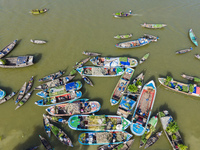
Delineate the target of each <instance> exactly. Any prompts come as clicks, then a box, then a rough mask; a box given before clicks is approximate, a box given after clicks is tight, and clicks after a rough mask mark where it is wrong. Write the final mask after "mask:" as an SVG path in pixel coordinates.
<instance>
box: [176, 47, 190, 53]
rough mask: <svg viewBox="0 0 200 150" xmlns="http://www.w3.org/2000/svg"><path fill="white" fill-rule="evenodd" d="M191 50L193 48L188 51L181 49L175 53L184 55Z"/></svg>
mask: <svg viewBox="0 0 200 150" xmlns="http://www.w3.org/2000/svg"><path fill="white" fill-rule="evenodd" d="M192 50H193V48H192V47H190V48H188V49H182V50H179V51H176V54H184V53H187V52H190V51H192Z"/></svg>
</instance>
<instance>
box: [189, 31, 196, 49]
mask: <svg viewBox="0 0 200 150" xmlns="http://www.w3.org/2000/svg"><path fill="white" fill-rule="evenodd" d="M189 37H190V40H191V41H192V42H193V43H194V45H195V46H198V42H197V38H196V36H195V34H194V32H193V30H192V29H190V30H189Z"/></svg>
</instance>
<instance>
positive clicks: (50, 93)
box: [36, 81, 82, 98]
mask: <svg viewBox="0 0 200 150" xmlns="http://www.w3.org/2000/svg"><path fill="white" fill-rule="evenodd" d="M81 87H82V83H81V82H80V81H74V82H70V83H67V84H65V85H61V86H56V87H53V88H48V89H45V90H43V91H40V92H38V93H36V95H37V96H40V97H42V98H48V97H55V96H57V95H64V94H67V93H68V92H69V91H76V90H79V89H81Z"/></svg>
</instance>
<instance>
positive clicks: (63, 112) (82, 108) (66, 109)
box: [46, 99, 101, 116]
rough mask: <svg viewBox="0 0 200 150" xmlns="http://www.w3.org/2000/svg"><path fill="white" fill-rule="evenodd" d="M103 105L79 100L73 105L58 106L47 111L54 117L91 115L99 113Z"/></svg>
mask: <svg viewBox="0 0 200 150" xmlns="http://www.w3.org/2000/svg"><path fill="white" fill-rule="evenodd" d="M100 108H101V105H100V103H99V102H97V101H88V99H78V100H75V101H73V102H72V103H66V104H58V105H54V106H51V107H48V108H47V109H46V111H47V112H48V113H49V114H50V115H52V116H72V115H75V114H90V113H95V112H97V111H99V110H100Z"/></svg>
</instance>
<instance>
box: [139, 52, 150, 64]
mask: <svg viewBox="0 0 200 150" xmlns="http://www.w3.org/2000/svg"><path fill="white" fill-rule="evenodd" d="M148 57H149V53H147V54H145V55H144V56H143V57H142V58H141V59H140V61H139V64H142V63H143V62H144V61H145V60H147V59H148Z"/></svg>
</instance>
